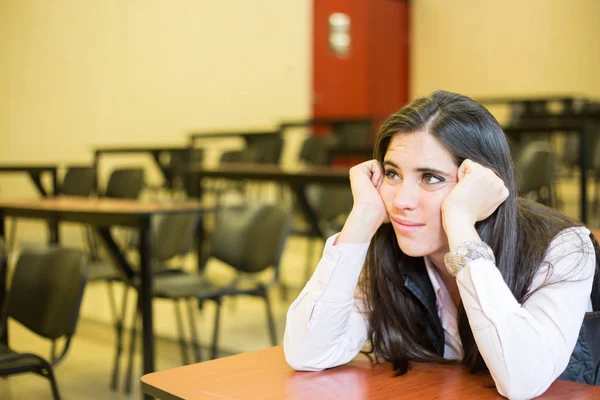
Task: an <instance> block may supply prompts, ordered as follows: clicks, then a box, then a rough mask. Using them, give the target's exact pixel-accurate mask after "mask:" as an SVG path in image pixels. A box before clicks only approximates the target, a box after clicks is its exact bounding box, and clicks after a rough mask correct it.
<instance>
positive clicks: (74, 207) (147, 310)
mask: <svg viewBox="0 0 600 400" xmlns="http://www.w3.org/2000/svg"><path fill="white" fill-rule="evenodd" d="M202 210H203V207H202V204H201V203H198V202H186V203H173V204H164V203H160V204H157V203H143V202H140V201H137V200H114V199H93V198H76V197H54V198H44V199H40V200H35V201H0V237H2V238H3V237H4V236H5V232H4V218H5V217H8V216H14V217H19V218H35V219H46V220H50V221H53V222H56V223H58V222H59V221H69V222H80V223H84V224H88V225H91V226H93V227H95V228H96V230H97V231H98V233H99V235H100V237H101V238H102V239H103V241H104V243H105V245H106V248H107V249H108V251H109V252H110V253H111V255H112V256H113V257H114V259H115V260H116V262H117V265H118V267H119V268H120V269H121V271H122V272H123V273H124V275H125V276H126V277H127V278H128V279H129V280H130V281H131V280H132V279H133V278H134V277H135V272H134V271H133V269H132V268H131V265H130V263H129V262H128V261H127V258H126V257H125V255H124V253H123V252H122V250H121V249H120V248H119V246H118V245H117V243H116V241H115V240H114V238H113V236H112V234H111V232H110V227H111V226H116V225H118V226H130V227H134V228H137V229H138V230H139V234H140V241H139V245H138V252H139V255H140V268H139V269H140V278H141V279H140V284H139V298H140V302H141V309H142V321H143V322H142V329H143V332H142V334H143V354H144V373H149V372H152V371H154V335H153V315H152V275H151V266H152V247H151V226H150V218H151V217H152V216H153V215H155V214H161V213H180V212H198V211H202ZM55 242H56V243H59V237H58V235H56V238H55ZM6 269H7V264H6V257H4V256H3V255H0V308H1V306H2V305H3V303H4V298H5V295H6V283H7V282H6ZM0 339H2V340H4V341H5V342H6V337H5V338H0Z"/></svg>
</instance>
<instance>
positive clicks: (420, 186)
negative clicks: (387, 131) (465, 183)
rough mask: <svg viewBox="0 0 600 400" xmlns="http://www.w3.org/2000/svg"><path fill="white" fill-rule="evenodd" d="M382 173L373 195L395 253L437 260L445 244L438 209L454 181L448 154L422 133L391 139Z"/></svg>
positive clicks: (445, 240)
mask: <svg viewBox="0 0 600 400" xmlns="http://www.w3.org/2000/svg"><path fill="white" fill-rule="evenodd" d="M383 168H384V178H383V182H382V184H381V187H380V189H379V193H380V194H381V198H382V199H383V202H384V203H385V208H386V210H387V213H388V215H389V217H390V222H391V224H392V226H393V228H394V232H395V234H396V238H397V240H398V244H399V245H400V249H401V250H402V252H403V253H404V254H406V255H409V256H411V257H423V256H431V257H432V258H438V257H439V258H440V259H443V256H444V254H445V253H447V252H448V239H447V238H446V233H445V232H444V228H443V226H442V215H441V207H442V202H443V201H444V199H445V198H446V196H447V195H448V193H449V192H450V190H452V188H453V187H454V186H455V185H456V183H457V175H458V166H457V165H456V164H455V162H454V160H453V158H452V156H451V154H450V153H449V152H448V150H446V148H445V147H443V146H442V145H441V144H440V143H439V142H438V141H437V140H436V139H435V138H434V137H433V136H431V135H430V134H429V133H427V132H424V131H419V132H415V133H408V134H405V133H402V134H397V135H396V136H394V137H393V138H392V140H391V142H390V144H389V147H388V149H387V152H386V154H385V156H384V161H383ZM434 262H435V261H434Z"/></svg>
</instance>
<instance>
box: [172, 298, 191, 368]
mask: <svg viewBox="0 0 600 400" xmlns="http://www.w3.org/2000/svg"><path fill="white" fill-rule="evenodd" d="M173 305H174V306H175V320H176V321H177V333H178V335H179V348H180V350H181V362H182V363H183V365H188V364H189V363H190V360H189V358H188V354H187V345H186V342H185V333H184V331H183V320H182V318H181V310H180V309H179V300H178V299H174V300H173Z"/></svg>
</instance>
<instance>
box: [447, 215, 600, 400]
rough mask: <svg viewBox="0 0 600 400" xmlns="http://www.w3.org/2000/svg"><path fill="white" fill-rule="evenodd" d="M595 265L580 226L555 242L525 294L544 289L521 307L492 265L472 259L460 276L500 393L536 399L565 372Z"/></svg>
mask: <svg viewBox="0 0 600 400" xmlns="http://www.w3.org/2000/svg"><path fill="white" fill-rule="evenodd" d="M595 266H596V263H595V253H594V248H593V245H592V242H591V240H590V238H589V231H588V230H587V229H585V228H581V227H580V228H569V229H566V230H564V231H562V232H561V233H560V234H559V235H557V236H556V238H555V239H554V240H553V241H552V243H551V244H550V247H549V248H548V251H547V252H546V257H545V260H544V262H543V263H542V265H541V266H540V269H539V270H538V272H537V273H536V275H535V277H534V280H533V284H532V286H531V288H530V293H531V292H532V291H533V290H535V289H537V288H539V287H541V288H540V289H539V290H537V291H536V292H534V293H533V294H532V295H531V296H530V297H529V299H527V300H526V301H525V302H524V303H523V304H519V303H518V302H517V300H516V299H515V297H514V296H513V295H512V293H511V291H510V289H509V288H508V286H507V285H506V283H505V282H504V279H503V278H502V276H501V275H500V272H499V271H498V269H497V268H496V266H495V265H494V264H493V263H492V262H490V261H487V260H483V259H478V260H474V261H472V262H471V263H470V264H469V265H468V266H467V267H465V268H463V269H462V270H461V271H459V273H458V275H457V283H458V287H459V291H460V295H461V298H462V302H463V305H464V307H465V311H466V313H467V316H468V318H469V323H470V325H471V329H472V331H473V336H474V338H475V341H476V342H477V346H478V348H479V351H480V353H481V355H482V357H483V359H484V360H485V363H486V365H487V367H488V369H489V371H490V373H491V375H492V377H493V379H494V381H495V383H496V387H497V389H498V392H499V393H500V394H502V395H504V396H506V397H508V398H511V399H512V398H531V397H534V396H538V395H540V394H541V393H543V392H544V391H545V390H546V389H547V388H548V387H549V386H550V385H551V384H552V382H553V381H554V380H555V379H556V378H557V377H558V376H559V375H560V374H561V373H562V372H563V371H564V369H565V368H566V367H567V364H568V362H569V359H570V356H571V353H572V352H573V349H574V347H575V344H576V342H577V338H578V336H579V331H580V329H581V325H582V322H583V318H584V315H585V312H586V310H587V309H588V306H589V304H590V293H591V288H592V281H593V277H594V271H595ZM553 282H555V283H553ZM542 285H543V286H542Z"/></svg>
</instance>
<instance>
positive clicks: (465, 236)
mask: <svg viewBox="0 0 600 400" xmlns="http://www.w3.org/2000/svg"><path fill="white" fill-rule="evenodd" d="M442 222H443V225H444V231H445V232H446V236H447V238H448V246H449V247H450V248H453V247H456V246H458V245H460V244H461V243H464V242H468V241H473V240H481V239H480V237H479V234H478V233H477V230H476V229H475V222H474V221H473V219H472V218H470V217H469V216H466V215H464V214H459V213H446V214H444V215H443V216H442Z"/></svg>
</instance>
